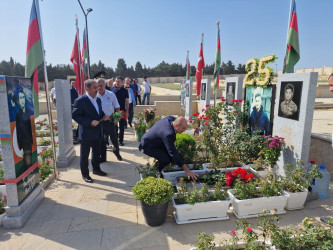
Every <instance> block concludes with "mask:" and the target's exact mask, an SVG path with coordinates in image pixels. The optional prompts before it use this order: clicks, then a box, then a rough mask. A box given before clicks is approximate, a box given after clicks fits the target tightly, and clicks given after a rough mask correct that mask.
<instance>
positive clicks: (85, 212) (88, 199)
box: [0, 128, 333, 250]
mask: <svg viewBox="0 0 333 250" xmlns="http://www.w3.org/2000/svg"><path fill="white" fill-rule="evenodd" d="M124 143H125V146H124V147H121V155H122V157H123V159H124V160H123V161H117V159H116V157H115V156H114V155H113V153H112V152H111V151H108V153H107V154H108V155H107V157H108V162H105V163H103V164H102V165H101V168H102V170H103V171H105V172H107V173H108V176H106V177H100V176H95V175H93V174H92V175H91V176H92V178H93V179H94V181H95V182H94V183H93V184H88V183H86V182H84V181H83V180H82V178H81V175H80V170H79V157H78V155H79V146H78V145H76V146H75V150H76V155H77V156H76V158H75V159H74V161H73V162H72V163H71V165H70V166H69V167H68V168H64V169H60V176H59V179H58V180H56V181H54V182H53V183H52V184H51V185H50V186H49V187H48V188H47V189H46V190H45V198H44V200H43V201H42V203H41V204H40V206H39V207H38V208H37V209H36V211H35V212H34V213H33V214H32V216H31V218H30V219H29V220H28V221H27V223H26V224H25V226H24V227H23V228H21V229H15V230H4V229H2V228H0V249H34V250H35V249H190V248H191V247H193V246H194V245H195V243H196V241H197V232H206V233H208V234H209V235H211V234H214V235H215V238H216V242H219V241H221V240H223V239H226V238H229V237H230V231H231V230H235V228H236V225H235V219H236V217H235V216H234V215H233V214H232V213H231V212H230V211H229V213H228V215H229V216H230V220H226V221H215V222H202V223H194V224H185V225H177V224H176V223H175V221H174V218H173V217H172V212H173V208H172V207H169V211H168V215H167V216H168V217H167V220H166V223H165V224H163V225H162V226H160V227H156V228H153V227H149V226H147V225H146V224H145V221H144V217H143V214H142V212H141V208H140V203H139V202H137V201H136V200H134V198H133V196H132V192H131V188H132V187H133V185H134V184H135V183H136V182H137V181H138V180H139V175H138V173H137V171H136V170H135V167H136V166H137V165H139V164H145V163H146V160H147V158H146V157H145V156H144V155H143V154H142V153H141V152H140V151H139V150H138V149H137V147H138V142H136V141H135V138H134V132H133V130H132V129H131V128H128V129H127V130H125V141H124ZM332 210H333V193H332V187H331V195H330V198H329V199H324V200H316V201H312V202H311V203H307V204H306V206H305V208H304V209H303V210H296V211H288V212H287V213H286V214H284V215H282V216H281V218H282V219H281V222H280V225H282V226H287V225H296V224H299V223H301V222H302V220H303V219H304V218H305V217H313V218H316V219H317V220H319V216H324V215H332ZM250 222H251V223H257V219H256V218H254V219H250Z"/></svg>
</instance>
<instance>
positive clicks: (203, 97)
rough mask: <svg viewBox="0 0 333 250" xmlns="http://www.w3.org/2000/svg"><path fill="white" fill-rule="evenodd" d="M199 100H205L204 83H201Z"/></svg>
mask: <svg viewBox="0 0 333 250" xmlns="http://www.w3.org/2000/svg"><path fill="white" fill-rule="evenodd" d="M200 99H201V100H206V83H205V82H203V83H201V98H200Z"/></svg>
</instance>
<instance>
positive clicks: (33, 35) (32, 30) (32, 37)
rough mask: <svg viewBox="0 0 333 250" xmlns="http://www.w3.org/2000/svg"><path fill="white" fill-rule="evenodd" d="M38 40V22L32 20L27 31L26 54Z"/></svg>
mask: <svg viewBox="0 0 333 250" xmlns="http://www.w3.org/2000/svg"><path fill="white" fill-rule="evenodd" d="M39 40H40V35H39V27H38V21H37V18H36V19H34V20H33V21H32V22H31V24H30V26H29V31H28V44H27V54H28V52H29V50H30V49H31V47H32V46H33V45H34V44H35V43H36V42H37V41H39Z"/></svg>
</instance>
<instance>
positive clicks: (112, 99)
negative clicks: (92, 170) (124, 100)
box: [97, 78, 122, 162]
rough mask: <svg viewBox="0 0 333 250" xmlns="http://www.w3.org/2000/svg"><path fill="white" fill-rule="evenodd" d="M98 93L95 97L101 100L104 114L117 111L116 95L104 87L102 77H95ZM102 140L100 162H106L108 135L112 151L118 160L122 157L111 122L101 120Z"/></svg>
mask: <svg viewBox="0 0 333 250" xmlns="http://www.w3.org/2000/svg"><path fill="white" fill-rule="evenodd" d="M97 84H98V94H97V97H98V98H100V99H101V101H102V109H103V112H104V114H106V115H108V116H110V115H111V114H112V113H113V112H114V111H119V110H120V106H119V103H118V100H117V97H116V95H115V94H114V93H113V92H111V91H108V90H106V89H105V87H106V86H105V80H104V79H102V78H99V79H97ZM103 131H104V141H103V142H102V147H101V162H106V144H108V141H109V136H110V138H111V141H112V144H113V153H114V154H115V155H116V157H117V159H118V160H119V161H121V160H122V157H121V156H120V154H119V144H118V139H117V133H116V126H115V124H114V123H113V122H108V121H107V122H103Z"/></svg>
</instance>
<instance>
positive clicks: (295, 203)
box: [286, 190, 308, 210]
mask: <svg viewBox="0 0 333 250" xmlns="http://www.w3.org/2000/svg"><path fill="white" fill-rule="evenodd" d="M286 193H288V194H289V198H288V200H287V203H286V209H287V210H296V209H302V208H304V203H305V201H306V198H307V196H308V190H304V191H303V192H295V193H291V192H286Z"/></svg>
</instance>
